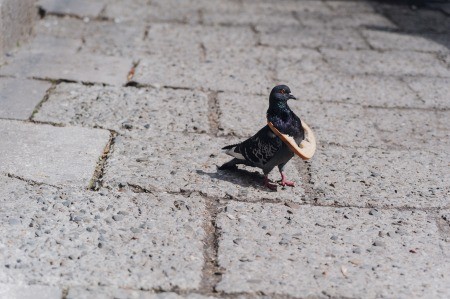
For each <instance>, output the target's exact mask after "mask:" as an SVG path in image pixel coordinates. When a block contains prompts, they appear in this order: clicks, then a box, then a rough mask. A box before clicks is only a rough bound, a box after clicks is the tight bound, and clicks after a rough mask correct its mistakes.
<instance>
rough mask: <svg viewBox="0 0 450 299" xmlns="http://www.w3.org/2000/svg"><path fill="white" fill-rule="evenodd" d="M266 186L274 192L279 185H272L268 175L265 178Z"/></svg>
mask: <svg viewBox="0 0 450 299" xmlns="http://www.w3.org/2000/svg"><path fill="white" fill-rule="evenodd" d="M264 186H265V187H267V188H269V189H270V190H272V191H277V185H275V184H271V183H270V180H269V177H268V176H267V175H265V176H264Z"/></svg>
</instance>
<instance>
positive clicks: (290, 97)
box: [289, 94, 297, 100]
mask: <svg viewBox="0 0 450 299" xmlns="http://www.w3.org/2000/svg"><path fill="white" fill-rule="evenodd" d="M289 99H293V100H296V99H297V98H296V97H294V96H293V95H291V94H289Z"/></svg>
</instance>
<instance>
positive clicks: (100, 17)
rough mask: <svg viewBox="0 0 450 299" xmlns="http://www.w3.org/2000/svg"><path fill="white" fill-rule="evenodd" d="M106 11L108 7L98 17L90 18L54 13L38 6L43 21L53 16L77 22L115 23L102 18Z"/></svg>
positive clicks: (111, 19) (104, 17)
mask: <svg viewBox="0 0 450 299" xmlns="http://www.w3.org/2000/svg"><path fill="white" fill-rule="evenodd" d="M105 9H106V6H105V7H104V8H103V9H102V10H101V12H100V14H99V15H98V16H96V17H92V16H91V17H88V16H79V15H77V14H71V13H62V12H54V11H47V10H46V9H45V8H44V7H42V6H38V13H39V16H40V18H41V19H43V18H45V17H46V16H52V17H57V18H72V19H76V20H81V21H85V20H89V21H97V22H114V19H113V18H110V17H106V16H102V13H103V12H104V10H105Z"/></svg>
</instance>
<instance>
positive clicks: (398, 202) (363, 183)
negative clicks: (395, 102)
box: [310, 145, 450, 208]
mask: <svg viewBox="0 0 450 299" xmlns="http://www.w3.org/2000/svg"><path fill="white" fill-rule="evenodd" d="M449 163H450V157H449V156H448V153H446V152H445V151H444V152H439V153H430V152H427V151H425V150H390V149H377V148H349V147H345V148H344V147H338V146H331V145H329V146H327V147H322V148H320V149H318V151H317V154H316V155H315V156H314V159H312V160H311V164H310V170H311V183H312V189H313V192H315V196H316V197H318V198H319V199H318V201H319V202H321V203H323V204H336V205H340V206H347V205H350V206H361V207H410V208H428V207H449V206H450V189H449V186H450V175H449V173H448V171H447V169H448V165H449Z"/></svg>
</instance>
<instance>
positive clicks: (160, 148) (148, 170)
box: [104, 132, 306, 202]
mask: <svg viewBox="0 0 450 299" xmlns="http://www.w3.org/2000/svg"><path fill="white" fill-rule="evenodd" d="M236 141H237V140H236V139H231V140H230V139H224V138H217V137H210V136H206V135H201V134H180V133H175V132H174V133H172V134H158V133H157V132H155V135H154V136H152V137H150V136H148V137H146V138H140V139H131V138H125V137H121V136H118V137H117V138H116V141H115V145H114V151H113V153H112V155H111V157H110V158H109V159H108V162H107V165H106V168H105V176H104V182H105V186H108V187H112V188H120V187H121V186H127V185H131V186H132V187H133V186H135V187H136V186H138V187H142V188H145V189H147V190H154V191H158V192H160V191H161V192H162V191H169V192H181V191H198V192H201V193H203V194H206V195H208V196H217V197H222V198H230V197H233V198H238V199H241V200H246V201H254V200H260V199H271V200H291V201H296V202H300V201H302V199H304V190H303V187H302V186H303V183H302V180H305V179H306V178H305V177H304V176H302V175H301V174H300V173H299V170H297V169H296V163H295V160H293V161H292V162H290V163H288V165H287V169H286V175H287V176H288V178H291V179H294V181H295V182H296V183H297V186H296V187H294V188H281V187H279V188H278V189H279V190H278V192H271V191H270V190H268V189H267V188H266V187H264V186H263V185H262V180H263V176H262V171H260V170H259V169H256V168H251V167H240V169H239V170H235V171H221V170H218V169H217V167H218V166H220V165H222V164H223V163H225V162H227V161H229V160H231V157H230V156H228V155H225V154H222V153H220V152H221V150H220V149H221V148H222V147H223V146H225V145H228V144H233V143H236ZM271 178H272V179H273V180H279V179H280V176H279V174H278V170H277V169H274V170H273V172H272V173H271Z"/></svg>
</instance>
